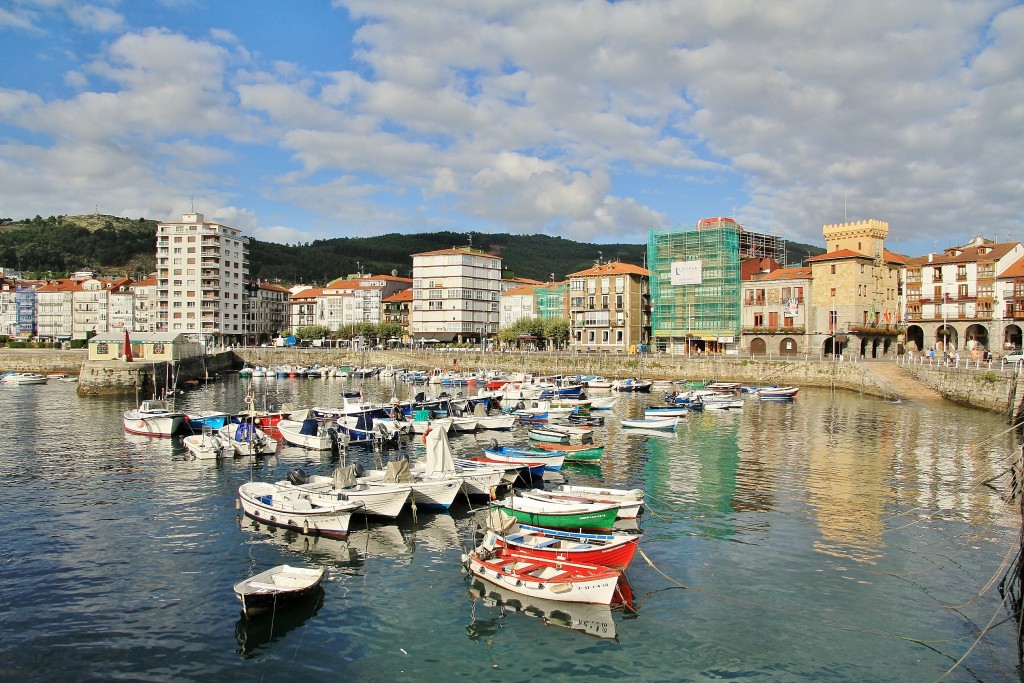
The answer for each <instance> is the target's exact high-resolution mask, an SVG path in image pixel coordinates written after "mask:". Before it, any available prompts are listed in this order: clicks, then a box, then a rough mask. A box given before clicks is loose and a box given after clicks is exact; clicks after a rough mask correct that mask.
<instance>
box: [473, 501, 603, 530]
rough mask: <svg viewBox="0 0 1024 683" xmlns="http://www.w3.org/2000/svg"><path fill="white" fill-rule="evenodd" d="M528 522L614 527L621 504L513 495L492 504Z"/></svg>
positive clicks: (565, 526) (553, 526)
mask: <svg viewBox="0 0 1024 683" xmlns="http://www.w3.org/2000/svg"><path fill="white" fill-rule="evenodd" d="M491 506H492V507H495V508H499V509H500V510H501V511H502V512H504V513H505V514H507V515H511V516H512V517H515V518H516V519H517V520H519V521H520V522H522V523H524V524H531V525H533V526H543V527H548V528H549V529H573V530H577V531H580V530H583V529H597V530H602V531H604V530H607V529H611V528H612V526H614V524H615V519H616V517H618V514H619V506H618V504H617V503H591V502H589V501H578V502H572V503H570V502H566V501H558V500H551V499H548V500H542V499H540V498H537V497H532V496H519V495H513V496H511V497H510V498H506V499H504V500H500V501H494V502H492V503H491Z"/></svg>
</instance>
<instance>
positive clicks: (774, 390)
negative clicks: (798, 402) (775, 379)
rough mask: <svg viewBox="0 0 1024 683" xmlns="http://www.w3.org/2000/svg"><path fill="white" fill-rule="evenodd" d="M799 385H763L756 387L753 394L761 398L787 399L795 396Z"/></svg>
mask: <svg viewBox="0 0 1024 683" xmlns="http://www.w3.org/2000/svg"><path fill="white" fill-rule="evenodd" d="M798 391H800V389H799V387H765V388H762V389H758V390H757V391H755V392H754V394H755V395H756V396H757V397H758V398H761V399H768V400H776V401H787V400H792V399H793V398H795V397H796V394H797V392H798Z"/></svg>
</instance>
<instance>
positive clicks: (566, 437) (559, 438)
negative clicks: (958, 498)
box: [528, 425, 594, 444]
mask: <svg viewBox="0 0 1024 683" xmlns="http://www.w3.org/2000/svg"><path fill="white" fill-rule="evenodd" d="M528 434H529V437H530V438H531V439H533V440H534V441H544V442H546V443H562V444H565V443H569V442H570V441H572V439H573V437H577V438H579V439H580V441H593V439H594V430H593V429H592V428H591V427H574V426H572V425H559V426H557V427H556V426H552V425H548V426H547V427H531V428H530V430H529V432H528Z"/></svg>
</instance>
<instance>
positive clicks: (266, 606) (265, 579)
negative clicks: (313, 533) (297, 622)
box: [234, 564, 324, 618]
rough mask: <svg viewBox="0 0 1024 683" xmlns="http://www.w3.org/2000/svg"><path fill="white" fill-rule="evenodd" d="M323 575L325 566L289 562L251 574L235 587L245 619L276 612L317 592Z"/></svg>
mask: <svg viewBox="0 0 1024 683" xmlns="http://www.w3.org/2000/svg"><path fill="white" fill-rule="evenodd" d="M323 578H324V569H323V567H317V568H316V569H306V568H305V567H290V566H288V565H286V564H282V565H278V566H277V567H274V568H273V569H268V570H267V571H265V572H260V573H259V574H257V575H256V576H250V577H249V578H248V579H245V580H244V581H239V582H238V583H236V584H235V586H234V591H235V596H237V597H238V600H239V602H241V603H242V614H244V615H245V617H246V618H248V617H254V616H256V615H259V614H264V613H266V612H276V611H277V610H279V609H283V608H285V607H289V606H291V605H293V604H295V603H297V602H300V601H302V600H305V599H306V598H308V597H311V596H312V595H315V594H316V592H317V591H319V590H320V582H321V581H322V580H323Z"/></svg>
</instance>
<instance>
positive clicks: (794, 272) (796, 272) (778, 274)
mask: <svg viewBox="0 0 1024 683" xmlns="http://www.w3.org/2000/svg"><path fill="white" fill-rule="evenodd" d="M811 277H812V276H811V269H810V268H807V267H803V266H802V267H798V268H778V269H776V270H773V271H772V272H770V273H764V274H763V275H760V276H758V277H756V278H754V279H755V280H757V281H758V282H764V281H765V280H799V279H804V278H806V279H810V278H811Z"/></svg>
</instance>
